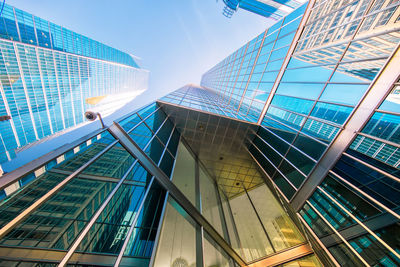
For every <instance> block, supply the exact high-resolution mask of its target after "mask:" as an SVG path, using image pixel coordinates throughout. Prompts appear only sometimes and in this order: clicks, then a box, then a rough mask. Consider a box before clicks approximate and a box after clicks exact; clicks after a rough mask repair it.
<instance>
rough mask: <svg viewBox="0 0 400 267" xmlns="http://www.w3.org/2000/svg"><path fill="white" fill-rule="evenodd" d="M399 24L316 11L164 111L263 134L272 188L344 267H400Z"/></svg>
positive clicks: (339, 10) (240, 53)
mask: <svg viewBox="0 0 400 267" xmlns="http://www.w3.org/2000/svg"><path fill="white" fill-rule="evenodd" d="M399 12H400V8H399V2H398V1H350V2H349V1H323V2H318V1H316V2H311V3H309V4H308V5H304V6H302V7H300V8H298V9H296V10H295V11H294V12H292V13H291V14H290V15H288V16H287V17H285V18H284V19H282V20H280V21H278V22H277V23H276V24H274V25H273V26H272V27H270V28H269V29H268V30H266V31H265V32H264V33H262V34H260V35H259V36H257V37H256V38H254V39H253V40H251V41H250V42H248V43H247V44H245V45H244V46H243V47H241V48H240V49H238V50H237V51H235V52H234V53H233V54H231V55H230V56H228V57H227V58H226V59H224V60H223V61H221V62H220V63H218V64H217V65H216V66H215V67H213V68H212V69H211V70H209V71H207V72H206V73H205V74H204V75H203V77H202V81H201V86H200V87H196V88H194V86H192V85H191V86H190V89H189V90H188V89H180V90H181V91H180V92H183V91H184V90H186V91H187V92H188V93H186V94H182V93H181V94H179V93H178V92H179V91H176V92H174V93H172V94H170V95H169V96H166V97H164V98H162V99H161V102H162V103H165V104H168V103H170V104H173V105H180V106H185V107H188V108H190V109H194V110H199V111H203V112H207V113H213V114H218V115H219V116H226V117H230V118H233V119H235V120H238V121H247V122H249V123H253V124H254V125H259V126H258V127H257V128H256V130H255V133H254V136H253V137H250V138H249V139H248V140H246V141H245V143H246V146H247V147H248V150H249V152H250V153H251V155H252V157H253V158H254V159H255V160H256V162H257V163H258V164H259V166H260V167H261V168H262V169H263V171H264V174H265V175H266V176H267V177H268V180H267V183H270V184H271V186H273V187H274V188H275V189H276V190H277V192H278V194H279V195H280V197H281V198H282V199H283V201H284V202H286V203H288V205H289V207H290V208H292V209H293V210H294V212H296V213H297V215H298V216H300V221H301V222H302V223H304V224H307V227H310V229H311V232H312V234H313V235H314V236H315V238H317V239H319V240H321V241H322V243H323V244H324V245H325V246H326V251H327V252H328V253H329V254H330V258H331V259H332V260H333V262H334V263H335V264H339V265H343V266H360V265H366V266H368V265H383V266H396V265H399V259H400V258H399V257H400V254H399V250H398V246H397V244H396V242H394V240H395V239H398V238H399V237H398V234H397V230H396V227H397V226H398V223H399V219H400V217H399V203H398V199H399V195H398V192H399V181H400V180H399V178H400V176H399V171H398V170H399V166H400V161H399V155H400V154H399V148H400V146H399V142H400V140H399V138H398V133H399V125H400V123H399V122H400V121H399V120H398V119H397V118H398V116H399V114H400V113H399V110H400V105H399V103H400V101H399V97H398V96H399V72H398V68H397V67H395V66H397V65H396V64H398V57H399V52H398V44H399V41H400V40H399V38H400V35H399V34H398V31H399V19H398V16H399ZM281 50H282V53H280V51H281ZM393 62H396V63H393ZM392 63H393V64H392ZM389 77H390V78H389ZM383 81H385V82H383ZM383 83H384V85H383ZM186 88H189V86H187V87H186ZM193 91H196V92H195V95H207V96H212V97H208V98H207V97H202V98H200V97H198V98H196V97H192V95H194V93H192V92H193ZM376 92H380V93H379V96H378V94H376ZM209 99H212V101H210V100H209ZM246 210H248V209H246ZM244 217H245V218H251V215H247V216H244ZM250 220H251V221H254V219H250ZM253 228H254V227H252V229H253ZM389 232H390V234H387V233H389ZM397 243H398V242H397ZM267 247H268V246H265V245H264V248H265V249H268V248H267ZM335 261H336V262H335Z"/></svg>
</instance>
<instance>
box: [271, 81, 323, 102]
mask: <svg viewBox="0 0 400 267" xmlns="http://www.w3.org/2000/svg"><path fill="white" fill-rule="evenodd" d="M324 85H325V84H323V83H280V84H279V87H278V89H277V91H276V93H277V94H280V95H288V96H294V97H302V98H308V99H317V97H318V96H319V94H320V93H321V91H322V88H323V87H324Z"/></svg>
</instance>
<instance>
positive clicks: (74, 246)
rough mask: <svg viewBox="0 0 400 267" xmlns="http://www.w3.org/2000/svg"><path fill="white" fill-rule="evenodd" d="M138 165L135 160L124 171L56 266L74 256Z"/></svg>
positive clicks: (61, 265)
mask: <svg viewBox="0 0 400 267" xmlns="http://www.w3.org/2000/svg"><path fill="white" fill-rule="evenodd" d="M137 163H138V160H135V161H134V162H133V163H132V165H131V167H130V168H129V169H128V170H127V171H126V173H125V175H124V176H123V177H122V178H121V179H120V181H119V182H118V183H117V184H116V185H115V187H114V189H113V190H112V191H111V192H110V193H109V194H108V196H107V198H106V199H105V200H104V201H103V203H102V204H101V206H100V207H99V208H98V209H97V211H96V213H95V214H94V215H93V216H92V218H91V219H90V221H89V222H88V223H87V224H86V226H85V228H84V229H83V230H82V231H81V233H80V234H79V236H78V237H77V238H76V239H75V241H74V243H73V244H72V246H71V247H70V248H69V250H68V252H67V254H65V256H64V258H63V259H62V260H61V262H60V263H59V265H58V266H60V267H63V266H65V265H66V264H67V262H68V260H69V259H70V258H71V256H72V254H74V252H75V250H76V249H77V248H78V246H79V245H80V243H81V242H82V240H83V239H84V238H85V236H86V234H87V233H88V232H89V230H90V228H92V226H93V225H94V224H95V223H96V220H97V219H98V218H99V217H100V215H101V213H102V212H103V211H104V209H105V208H106V206H107V205H108V203H109V202H110V201H111V199H112V198H113V196H114V195H115V193H116V192H117V191H118V189H119V188H120V187H121V185H122V183H123V182H124V181H125V179H126V178H127V177H128V175H129V173H130V172H131V171H132V169H133V168H134V167H135V165H136V164H137Z"/></svg>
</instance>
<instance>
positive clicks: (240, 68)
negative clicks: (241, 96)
mask: <svg viewBox="0 0 400 267" xmlns="http://www.w3.org/2000/svg"><path fill="white" fill-rule="evenodd" d="M248 48H249V43H247V44H246V50H245V51H244V53H243V56H242V58H241V61H240V67H239V68H238V71H237V73H236V75H235V76H236V79H235V83H234V84H233V87H232V91H231V93H230V97H229V100H228V104H226V105H225V106H228V105H229V104H230V103H231V99H232V94H233V91H235V89H236V88H235V86H236V83H237V80H238V78H239V74H240V71H241V70H242V66H243V61H244V58H245V55H246V52H247V49H248Z"/></svg>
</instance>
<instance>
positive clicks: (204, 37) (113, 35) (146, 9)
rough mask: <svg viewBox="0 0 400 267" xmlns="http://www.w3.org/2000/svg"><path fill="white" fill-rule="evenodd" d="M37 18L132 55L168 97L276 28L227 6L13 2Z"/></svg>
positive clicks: (199, 1) (181, 1) (118, 0)
mask: <svg viewBox="0 0 400 267" xmlns="http://www.w3.org/2000/svg"><path fill="white" fill-rule="evenodd" d="M6 2H7V3H8V4H9V5H12V6H15V7H17V8H20V9H22V10H25V11H27V12H30V13H33V14H35V15H36V16H39V17H42V18H44V19H47V20H50V21H52V22H54V23H56V24H59V25H62V26H64V27H66V28H69V29H71V30H73V31H76V32H79V33H81V34H83V35H86V36H89V37H91V38H93V39H95V40H98V41H100V42H103V43H106V44H108V45H111V46H113V47H115V48H117V49H120V50H123V51H126V52H129V53H132V54H134V55H136V56H139V57H140V58H141V59H142V65H143V67H144V68H147V69H148V70H150V86H149V88H150V90H151V91H152V92H154V94H157V96H163V95H165V94H167V93H168V92H170V91H173V90H175V89H178V88H179V87H181V86H183V85H185V84H187V83H195V84H199V83H200V78H201V75H202V74H203V73H204V72H206V71H207V70H208V69H210V68H211V67H212V66H214V65H215V64H217V63H218V62H219V61H221V60H222V59H223V58H225V57H226V56H228V55H229V54H231V53H232V52H233V51H235V50H236V49H238V48H239V47H240V46H241V45H243V44H244V43H246V42H247V41H249V40H250V39H251V38H253V37H255V36H256V35H257V34H259V33H261V32H262V31H263V30H265V29H266V28H267V27H268V26H269V25H270V24H271V23H272V22H271V21H270V20H269V19H266V18H264V17H261V16H258V15H256V14H253V13H250V12H247V11H245V10H239V11H238V12H237V13H235V14H234V15H233V17H232V18H231V19H227V18H225V17H224V16H223V15H222V14H221V12H222V9H223V6H224V4H223V3H222V0H219V1H218V2H216V0H168V1H166V0H112V1H106V0H68V1H67V0H35V1H32V0H8V1H6Z"/></svg>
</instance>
